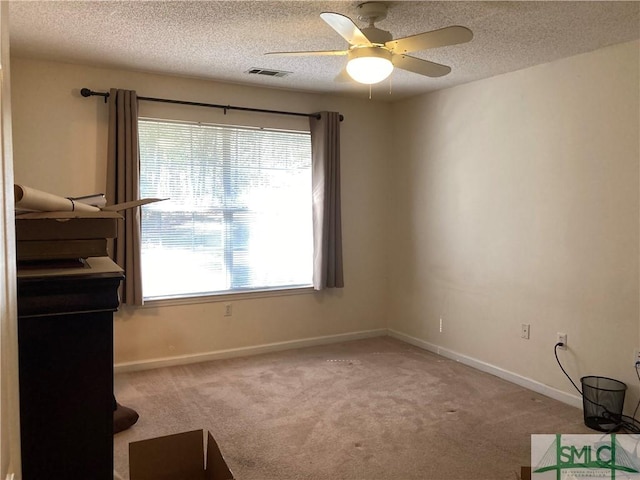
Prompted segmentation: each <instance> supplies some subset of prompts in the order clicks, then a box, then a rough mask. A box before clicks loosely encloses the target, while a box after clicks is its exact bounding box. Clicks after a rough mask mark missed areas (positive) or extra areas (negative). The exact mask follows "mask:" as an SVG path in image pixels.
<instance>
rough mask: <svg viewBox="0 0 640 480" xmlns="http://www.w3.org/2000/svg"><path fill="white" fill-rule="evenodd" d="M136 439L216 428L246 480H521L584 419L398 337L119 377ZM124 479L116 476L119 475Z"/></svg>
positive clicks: (118, 439) (117, 461) (125, 475)
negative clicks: (544, 438)
mask: <svg viewBox="0 0 640 480" xmlns="http://www.w3.org/2000/svg"><path fill="white" fill-rule="evenodd" d="M115 391H116V396H117V398H118V401H119V402H120V403H121V404H123V405H126V406H129V407H132V408H134V409H135V410H137V412H138V413H139V414H140V420H139V421H138V423H137V424H136V425H134V426H133V427H132V428H130V429H129V430H126V431H124V432H121V433H118V434H116V435H115V436H114V467H115V472H116V474H117V475H119V476H120V477H121V478H122V479H124V480H127V479H129V472H128V445H129V442H132V441H136V440H142V439H147V438H152V437H156V436H161V435H168V434H172V433H178V432H183V431H188V430H195V429H205V430H209V431H210V432H211V433H212V434H213V436H214V437H215V438H216V440H217V442H218V444H219V446H220V449H221V450H222V453H223V455H224V457H225V459H226V461H227V463H228V465H229V467H230V468H231V471H232V472H233V473H234V476H235V478H236V479H237V480H271V479H274V480H275V479H277V480H287V479H291V480H303V479H309V480H329V479H331V480H336V479H344V480H387V479H389V480H391V479H398V480H404V479H406V480H409V479H421V480H501V479H505V480H516V479H518V478H520V467H521V466H523V465H529V463H530V460H529V458H530V445H531V439H530V435H531V434H534V433H594V432H593V431H592V430H590V429H588V428H587V427H586V426H585V425H584V423H583V418H582V412H581V410H579V409H576V408H574V407H571V406H568V405H565V404H563V403H560V402H558V401H555V400H553V399H550V398H547V397H545V396H543V395H539V394H537V393H535V392H532V391H530V390H527V389H525V388H522V387H520V386H517V385H514V384H512V383H509V382H506V381H504V380H502V379H499V378H497V377H495V376H492V375H489V374H486V373H483V372H480V371H478V370H475V369H473V368H470V367H467V366H465V365H462V364H460V363H458V362H455V361H452V360H448V359H446V358H444V357H440V356H438V355H435V354H432V353H429V352H427V351H424V350H422V349H419V348H417V347H414V346H412V345H409V344H406V343H404V342H401V341H398V340H395V339H393V338H390V337H376V338H370V339H364V340H357V341H352V342H345V343H339V344H332V345H324V346H317V347H310V348H303V349H296V350H288V351H283V352H277V353H269V354H263V355H256V356H249V357H241V358H233V359H226V360H216V361H211V362H204V363H197V364H191V365H184V366H175V367H168V368H159V369H155V370H147V371H140V372H132V373H126V374H119V375H117V376H116V379H115ZM116 478H117V477H116Z"/></svg>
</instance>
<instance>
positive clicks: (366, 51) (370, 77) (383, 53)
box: [347, 47, 393, 85]
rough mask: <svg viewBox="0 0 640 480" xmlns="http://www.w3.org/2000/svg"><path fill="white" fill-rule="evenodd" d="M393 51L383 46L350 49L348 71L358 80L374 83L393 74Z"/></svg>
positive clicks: (369, 83) (368, 83)
mask: <svg viewBox="0 0 640 480" xmlns="http://www.w3.org/2000/svg"><path fill="white" fill-rule="evenodd" d="M392 71H393V63H391V52H390V51H389V50H387V49H386V48H382V47H361V48H353V49H351V50H350V51H349V61H348V62H347V73H348V74H349V76H350V77H351V78H353V79H354V80H355V81H356V82H359V83H364V84H367V85H372V84H374V83H379V82H381V81H383V80H384V79H385V78H387V77H388V76H389V75H391V72H392Z"/></svg>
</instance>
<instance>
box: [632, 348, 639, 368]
mask: <svg viewBox="0 0 640 480" xmlns="http://www.w3.org/2000/svg"><path fill="white" fill-rule="evenodd" d="M633 366H634V367H637V366H640V348H639V349H637V350H636V351H635V352H633Z"/></svg>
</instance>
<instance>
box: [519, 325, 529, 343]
mask: <svg viewBox="0 0 640 480" xmlns="http://www.w3.org/2000/svg"><path fill="white" fill-rule="evenodd" d="M530 328H531V325H529V324H528V323H523V324H522V326H521V328H520V338H524V339H526V340H529V330H530Z"/></svg>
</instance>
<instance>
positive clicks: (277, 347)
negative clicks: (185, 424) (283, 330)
mask: <svg viewBox="0 0 640 480" xmlns="http://www.w3.org/2000/svg"><path fill="white" fill-rule="evenodd" d="M387 333H388V331H387V329H386V328H379V329H376V330H364V331H360V332H351V333H341V334H338V335H326V336H322V337H311V338H303V339H301V340H290V341H287V342H277V343H266V344H263V345H255V346H251V347H242V348H231V349H228V350H217V351H214V352H205V353H196V354H191V355H178V356H175V357H164V358H154V359H150V360H141V361H138V362H122V363H117V364H115V365H114V367H113V371H114V373H116V374H117V373H125V372H135V371H138V370H151V369H153V368H160V367H172V366H175V365H186V364H189V363H199V362H207V361H209V360H220V359H223V358H233V357H246V356H249V355H259V354H261V353H269V352H278V351H282V350H292V349H294V348H304V347H313V346H316V345H327V344H331V343H340V342H348V341H351V340H359V339H362V338H371V337H382V336H386V335H387Z"/></svg>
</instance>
